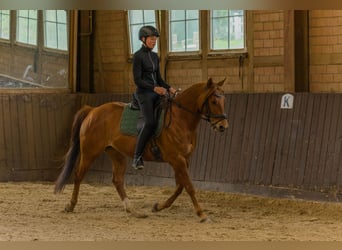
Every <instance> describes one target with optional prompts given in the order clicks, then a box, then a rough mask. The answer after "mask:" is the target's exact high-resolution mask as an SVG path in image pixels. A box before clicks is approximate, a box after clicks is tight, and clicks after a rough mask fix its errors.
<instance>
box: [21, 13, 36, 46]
mask: <svg viewBox="0 0 342 250" xmlns="http://www.w3.org/2000/svg"><path fill="white" fill-rule="evenodd" d="M37 13H38V12H37V10H18V11H17V41H18V42H21V43H25V44H31V45H37V23H38V17H37Z"/></svg>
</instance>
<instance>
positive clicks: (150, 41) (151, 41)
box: [145, 36, 158, 49]
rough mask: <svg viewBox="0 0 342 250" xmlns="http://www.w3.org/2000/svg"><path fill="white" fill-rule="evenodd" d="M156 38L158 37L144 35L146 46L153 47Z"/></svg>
mask: <svg viewBox="0 0 342 250" xmlns="http://www.w3.org/2000/svg"><path fill="white" fill-rule="evenodd" d="M157 39H158V37H156V36H148V37H146V40H145V44H146V47H148V48H149V49H153V48H154V47H155V46H156V43H157Z"/></svg>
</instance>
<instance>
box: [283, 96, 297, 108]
mask: <svg viewBox="0 0 342 250" xmlns="http://www.w3.org/2000/svg"><path fill="white" fill-rule="evenodd" d="M293 101H294V96H293V95H292V94H285V95H283V96H282V97H281V103H280V108H281V109H293Z"/></svg>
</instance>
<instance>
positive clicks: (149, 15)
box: [128, 10, 158, 54]
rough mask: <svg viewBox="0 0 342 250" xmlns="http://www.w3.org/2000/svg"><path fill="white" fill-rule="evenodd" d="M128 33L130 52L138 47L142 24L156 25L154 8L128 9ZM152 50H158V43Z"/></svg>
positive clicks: (139, 45)
mask: <svg viewBox="0 0 342 250" xmlns="http://www.w3.org/2000/svg"><path fill="white" fill-rule="evenodd" d="M128 22H129V33H130V36H129V37H130V45H131V54H133V53H134V52H135V51H137V50H138V49H140V47H141V41H140V40H139V37H138V36H139V30H140V28H141V27H142V26H145V25H151V26H154V27H157V25H156V15H155V11H154V10H129V11H128ZM153 51H155V52H157V51H158V43H157V44H156V46H155V47H154V49H153Z"/></svg>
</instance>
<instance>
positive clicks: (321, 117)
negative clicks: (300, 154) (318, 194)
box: [310, 94, 327, 187]
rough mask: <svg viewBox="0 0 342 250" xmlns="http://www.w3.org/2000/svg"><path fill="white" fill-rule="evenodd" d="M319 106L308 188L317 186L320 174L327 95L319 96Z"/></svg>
mask: <svg viewBox="0 0 342 250" xmlns="http://www.w3.org/2000/svg"><path fill="white" fill-rule="evenodd" d="M320 99H321V100H320V105H319V112H318V114H317V122H318V128H317V134H316V144H315V149H314V152H315V154H314V161H313V164H312V165H311V166H312V172H311V180H310V187H315V186H317V185H318V184H319V177H318V176H319V175H320V174H321V166H320V158H321V157H322V154H323V150H322V146H323V135H324V130H325V123H326V105H327V95H326V94H322V95H320Z"/></svg>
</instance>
